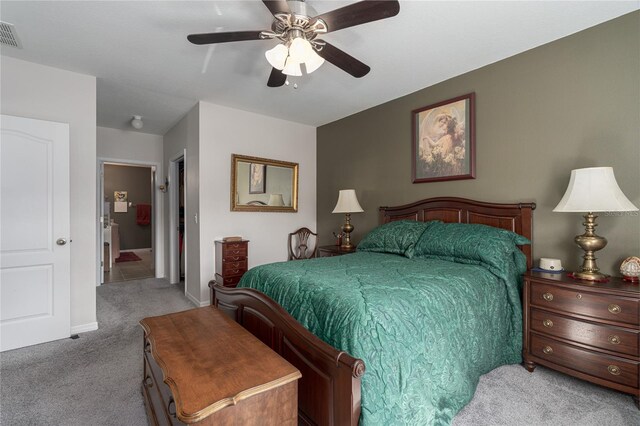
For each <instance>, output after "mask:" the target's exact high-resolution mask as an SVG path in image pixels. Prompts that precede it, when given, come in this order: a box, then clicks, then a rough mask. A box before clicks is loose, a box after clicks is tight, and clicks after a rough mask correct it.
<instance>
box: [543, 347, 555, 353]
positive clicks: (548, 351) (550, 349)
mask: <svg viewBox="0 0 640 426" xmlns="http://www.w3.org/2000/svg"><path fill="white" fill-rule="evenodd" d="M542 352H544V353H545V355H551V354H552V353H553V348H551V346H545V347H544V348H543V349H542Z"/></svg>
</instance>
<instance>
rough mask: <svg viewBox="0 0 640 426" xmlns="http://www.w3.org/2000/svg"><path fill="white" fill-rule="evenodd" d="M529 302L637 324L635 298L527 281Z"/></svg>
mask: <svg viewBox="0 0 640 426" xmlns="http://www.w3.org/2000/svg"><path fill="white" fill-rule="evenodd" d="M530 301H531V302H530V303H531V304H533V305H536V306H540V307H545V308H549V309H555V310H559V311H566V312H571V313H576V314H580V315H586V316H590V317H593V318H597V319H605V320H610V321H619V322H624V323H628V324H634V325H636V324H638V301H637V300H631V299H623V298H620V297H612V296H606V295H600V294H595V293H588V292H584V291H580V289H576V290H569V289H566V288H559V287H555V286H552V285H547V284H540V283H536V282H532V283H531V299H530Z"/></svg>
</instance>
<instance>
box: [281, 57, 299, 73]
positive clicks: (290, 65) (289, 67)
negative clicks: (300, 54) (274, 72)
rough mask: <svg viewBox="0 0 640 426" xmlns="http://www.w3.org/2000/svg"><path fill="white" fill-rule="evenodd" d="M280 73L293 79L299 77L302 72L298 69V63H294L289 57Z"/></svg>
mask: <svg viewBox="0 0 640 426" xmlns="http://www.w3.org/2000/svg"><path fill="white" fill-rule="evenodd" d="M282 73H283V74H286V75H292V76H294V77H300V76H301V75H302V70H301V69H300V63H299V62H296V61H294V60H293V59H292V58H291V56H289V58H288V59H287V63H286V65H285V66H284V68H283V69H282Z"/></svg>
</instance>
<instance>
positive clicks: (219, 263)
mask: <svg viewBox="0 0 640 426" xmlns="http://www.w3.org/2000/svg"><path fill="white" fill-rule="evenodd" d="M215 248H216V254H215V267H216V277H215V280H216V282H217V283H218V284H220V285H223V286H225V287H235V286H236V285H238V282H239V281H240V278H242V276H243V275H244V273H245V272H247V267H248V256H249V241H248V240H242V241H222V240H216V242H215Z"/></svg>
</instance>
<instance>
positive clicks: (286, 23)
mask: <svg viewBox="0 0 640 426" xmlns="http://www.w3.org/2000/svg"><path fill="white" fill-rule="evenodd" d="M262 2H263V3H264V5H265V6H267V8H268V9H269V11H270V12H271V14H272V15H273V17H274V20H273V23H272V24H271V31H232V32H220V33H207V34H191V35H189V36H187V39H188V40H189V41H190V42H191V43H193V44H212V43H228V42H232V41H246V40H274V39H277V40H279V41H280V42H281V43H280V44H278V45H277V46H275V47H274V48H272V49H270V50H268V51H267V52H266V53H265V56H266V58H267V61H269V63H270V64H271V66H272V67H273V70H272V71H271V75H270V76H269V81H268V82H267V86H269V87H280V86H282V85H283V84H284V83H285V81H286V80H287V76H288V75H291V76H301V75H302V68H301V65H302V64H304V67H305V71H306V72H307V74H310V73H312V72H313V71H315V70H316V69H318V67H320V66H321V65H322V64H323V63H324V61H325V60H326V61H328V62H330V63H332V64H333V65H335V66H337V67H338V68H340V69H342V70H343V71H346V72H347V73H349V74H351V75H352V76H354V77H357V78H360V77H364V76H365V75H367V73H369V71H370V70H371V68H369V66H367V65H366V64H364V63H362V62H360V61H359V60H357V59H356V58H354V57H353V56H351V55H349V54H348V53H345V52H343V51H342V50H340V49H338V48H337V47H335V46H333V45H332V44H330V43H327V42H326V41H324V40H320V39H319V38H317V37H318V35H320V34H326V33H329V32H332V31H338V30H341V29H343V28H348V27H353V26H356V25H360V24H365V23H367V22H371V21H377V20H379V19H385V18H390V17H392V16H395V15H397V14H398V12H399V11H400V4H399V3H398V1H397V0H363V1H359V2H357V3H354V4H351V5H349V6H345V7H342V8H340V9H335V10H332V11H331V12H327V13H323V14H322V15H318V16H316V13H315V11H314V10H313V8H311V6H309V5H308V4H307V3H305V1H304V0H262Z"/></svg>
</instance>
